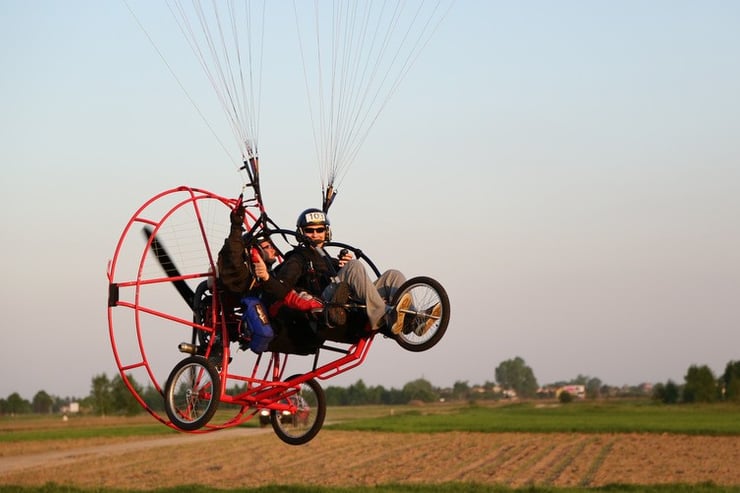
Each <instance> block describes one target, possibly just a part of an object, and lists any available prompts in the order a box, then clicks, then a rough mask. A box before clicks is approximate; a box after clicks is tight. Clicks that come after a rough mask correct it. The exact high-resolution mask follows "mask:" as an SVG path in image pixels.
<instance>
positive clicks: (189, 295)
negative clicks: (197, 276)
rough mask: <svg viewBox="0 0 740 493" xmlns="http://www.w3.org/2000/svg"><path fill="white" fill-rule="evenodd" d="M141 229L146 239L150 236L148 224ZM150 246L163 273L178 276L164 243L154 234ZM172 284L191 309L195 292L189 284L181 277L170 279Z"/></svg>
mask: <svg viewBox="0 0 740 493" xmlns="http://www.w3.org/2000/svg"><path fill="white" fill-rule="evenodd" d="M142 229H143V231H144V235H145V236H146V238H147V240H148V239H149V238H152V233H153V230H152V229H151V228H150V227H149V226H144V227H143V228H142ZM151 248H152V253H154V256H155V257H157V260H158V261H159V265H161V266H162V269H164V272H165V274H167V276H168V277H180V271H179V270H177V267H175V263H174V262H172V258H171V257H170V255H169V254H168V253H167V250H166V249H165V247H164V245H163V244H162V242H160V241H159V240H158V239H157V237H156V236H155V237H154V238H152V242H151ZM172 284H173V285H174V286H175V289H177V292H178V293H180V296H182V299H184V300H185V303H187V304H188V306H189V307H190V308H191V309H193V300H194V299H195V294H194V293H193V290H192V289H190V286H188V284H187V283H186V282H185V281H184V280H182V279H178V280H175V281H172Z"/></svg>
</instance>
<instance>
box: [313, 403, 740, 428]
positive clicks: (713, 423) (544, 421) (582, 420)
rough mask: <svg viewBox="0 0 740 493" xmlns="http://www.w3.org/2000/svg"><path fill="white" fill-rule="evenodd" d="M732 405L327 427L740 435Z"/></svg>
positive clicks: (739, 412) (548, 411) (534, 408)
mask: <svg viewBox="0 0 740 493" xmlns="http://www.w3.org/2000/svg"><path fill="white" fill-rule="evenodd" d="M739 417H740V407H738V406H736V405H692V406H662V405H657V404H653V403H650V402H628V403H625V402H598V403H593V402H573V403H570V404H567V405H555V404H553V405H541V404H540V405H538V404H537V403H521V404H510V405H505V406H495V407H490V406H479V405H470V406H456V407H449V408H445V407H442V408H441V410H440V411H436V412H435V411H434V408H432V409H431V410H429V409H428V408H426V407H425V408H421V409H413V408H408V407H407V408H404V409H403V410H399V411H397V412H394V414H393V415H388V412H387V411H386V415H385V416H376V417H364V418H363V417H359V416H358V417H357V418H356V419H348V420H347V421H344V422H342V423H338V424H335V425H329V426H328V427H327V428H333V429H342V430H365V431H385V432H412V433H420V432H424V433H433V432H443V431H477V432H483V433H493V432H524V433H534V432H537V433H547V432H580V433H678V434H690V435H740V419H739Z"/></svg>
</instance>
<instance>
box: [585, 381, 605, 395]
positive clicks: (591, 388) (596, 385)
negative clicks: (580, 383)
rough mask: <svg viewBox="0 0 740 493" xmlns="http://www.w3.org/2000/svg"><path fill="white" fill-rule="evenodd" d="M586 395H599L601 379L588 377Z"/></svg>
mask: <svg viewBox="0 0 740 493" xmlns="http://www.w3.org/2000/svg"><path fill="white" fill-rule="evenodd" d="M585 385H586V397H588V398H589V399H596V398H598V397H599V396H600V395H601V380H600V379H598V378H596V377H593V378H589V379H588V380H587V381H586V383H585Z"/></svg>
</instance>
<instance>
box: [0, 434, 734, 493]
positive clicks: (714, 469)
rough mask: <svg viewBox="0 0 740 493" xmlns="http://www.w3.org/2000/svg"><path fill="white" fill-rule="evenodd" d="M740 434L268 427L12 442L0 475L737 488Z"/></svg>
mask: <svg viewBox="0 0 740 493" xmlns="http://www.w3.org/2000/svg"><path fill="white" fill-rule="evenodd" d="M737 464H740V437H704V436H677V435H642V434H614V435H611V434H530V433H526V434H522V433H459V432H453V433H434V434H400V433H375V432H344V431H332V430H322V431H321V432H320V433H319V435H318V436H317V437H316V438H315V439H314V440H313V441H311V442H309V443H308V444H306V445H303V446H298V447H296V446H290V445H286V444H284V443H283V442H281V441H280V440H279V439H278V438H277V437H276V436H275V435H274V434H273V432H272V429H271V428H269V427H268V428H265V429H233V430H224V431H220V432H216V433H210V434H203V435H184V434H178V435H172V436H167V437H163V438H129V439H105V440H103V439H95V440H79V441H73V442H70V441H64V442H62V441H59V442H56V441H53V442H19V443H6V444H3V446H2V448H0V484H20V485H42V484H45V483H47V482H52V481H53V482H55V483H57V484H70V485H75V486H80V487H118V488H130V489H152V488H157V487H171V486H176V485H183V484H203V485H209V486H213V487H218V488H236V487H250V486H261V485H267V484H302V485H325V486H332V485H337V486H353V485H374V484H379V483H389V482H395V483H427V484H433V483H440V482H448V481H466V482H475V483H483V484H506V485H509V486H522V485H531V484H536V485H549V486H598V485H604V484H608V483H632V484H660V483H702V482H708V481H711V482H713V483H715V484H719V485H740V468H738V467H737Z"/></svg>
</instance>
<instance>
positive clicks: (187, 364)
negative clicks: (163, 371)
mask: <svg viewBox="0 0 740 493" xmlns="http://www.w3.org/2000/svg"><path fill="white" fill-rule="evenodd" d="M220 399H221V381H220V378H219V376H218V370H217V369H216V366H215V365H214V364H213V363H212V362H211V361H209V360H207V359H206V358H204V357H202V356H190V357H188V358H185V359H184V360H182V361H180V362H179V363H178V364H177V365H175V368H174V369H173V370H172V372H171V373H170V376H169V378H167V383H166V385H165V387H164V409H165V411H166V412H167V416H168V417H169V418H170V420H171V421H172V423H173V424H174V425H175V426H176V427H178V428H180V429H181V430H185V431H193V430H197V429H199V428H201V427H203V426H205V425H206V424H207V423H208V422H209V421H210V420H211V418H212V417H213V415H214V414H215V413H216V409H218V403H219V400H220Z"/></svg>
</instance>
